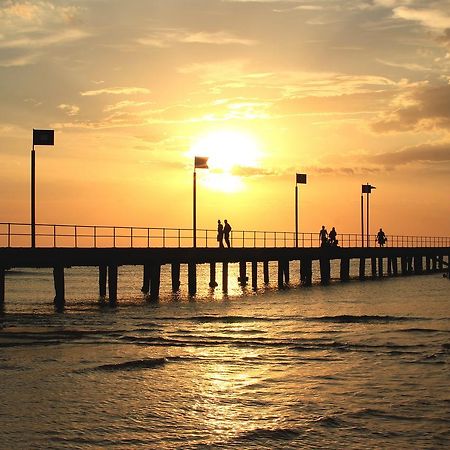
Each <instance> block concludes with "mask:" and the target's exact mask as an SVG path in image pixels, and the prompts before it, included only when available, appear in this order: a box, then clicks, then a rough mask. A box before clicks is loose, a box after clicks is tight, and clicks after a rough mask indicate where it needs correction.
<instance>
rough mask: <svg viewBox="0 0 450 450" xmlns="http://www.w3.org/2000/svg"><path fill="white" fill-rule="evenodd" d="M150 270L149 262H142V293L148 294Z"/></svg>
mask: <svg viewBox="0 0 450 450" xmlns="http://www.w3.org/2000/svg"><path fill="white" fill-rule="evenodd" d="M150 271H151V266H150V264H144V269H143V275H142V287H141V292H143V293H144V294H148V293H149V291H150Z"/></svg>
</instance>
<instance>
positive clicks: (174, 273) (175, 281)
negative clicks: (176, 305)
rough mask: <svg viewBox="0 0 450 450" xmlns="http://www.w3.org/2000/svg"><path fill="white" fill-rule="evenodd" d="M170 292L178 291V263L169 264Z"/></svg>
mask: <svg viewBox="0 0 450 450" xmlns="http://www.w3.org/2000/svg"><path fill="white" fill-rule="evenodd" d="M170 275H171V279H172V292H178V290H179V289H180V284H181V282H180V263H172V265H171V273H170Z"/></svg>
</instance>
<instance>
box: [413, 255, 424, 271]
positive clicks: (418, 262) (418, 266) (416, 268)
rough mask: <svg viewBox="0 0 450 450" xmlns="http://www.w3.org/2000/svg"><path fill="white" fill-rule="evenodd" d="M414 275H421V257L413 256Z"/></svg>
mask: <svg viewBox="0 0 450 450" xmlns="http://www.w3.org/2000/svg"><path fill="white" fill-rule="evenodd" d="M414 273H415V274H416V275H422V273H423V261H422V256H414Z"/></svg>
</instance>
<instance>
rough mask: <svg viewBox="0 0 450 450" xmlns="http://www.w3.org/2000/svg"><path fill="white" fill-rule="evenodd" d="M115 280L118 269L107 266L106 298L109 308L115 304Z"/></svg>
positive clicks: (113, 266)
mask: <svg viewBox="0 0 450 450" xmlns="http://www.w3.org/2000/svg"><path fill="white" fill-rule="evenodd" d="M117 278H118V269H117V265H116V264H113V265H109V266H108V297H109V304H110V305H111V306H115V305H116V303H117Z"/></svg>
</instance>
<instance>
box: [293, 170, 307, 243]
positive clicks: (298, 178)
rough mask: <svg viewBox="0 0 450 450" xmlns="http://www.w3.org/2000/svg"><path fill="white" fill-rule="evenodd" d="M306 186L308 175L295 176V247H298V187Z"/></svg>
mask: <svg viewBox="0 0 450 450" xmlns="http://www.w3.org/2000/svg"><path fill="white" fill-rule="evenodd" d="M299 184H306V173H297V174H295V247H298V185H299Z"/></svg>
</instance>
